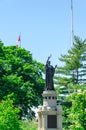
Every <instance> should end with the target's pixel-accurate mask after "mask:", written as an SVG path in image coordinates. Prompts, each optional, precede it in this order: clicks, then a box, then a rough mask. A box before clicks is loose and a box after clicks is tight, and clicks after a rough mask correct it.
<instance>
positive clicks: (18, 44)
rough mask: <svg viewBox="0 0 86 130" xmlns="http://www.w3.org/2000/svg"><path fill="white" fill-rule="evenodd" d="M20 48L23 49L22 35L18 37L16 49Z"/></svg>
mask: <svg viewBox="0 0 86 130" xmlns="http://www.w3.org/2000/svg"><path fill="white" fill-rule="evenodd" d="M18 46H20V47H21V36H20V35H19V36H18V39H17V44H16V47H18Z"/></svg>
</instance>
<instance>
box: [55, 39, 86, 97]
mask: <svg viewBox="0 0 86 130" xmlns="http://www.w3.org/2000/svg"><path fill="white" fill-rule="evenodd" d="M85 52H86V40H84V41H82V40H81V39H80V38H78V37H75V43H74V46H73V47H72V48H71V49H70V50H68V54H66V55H61V57H60V58H59V60H60V61H61V62H63V66H60V67H57V70H56V73H57V75H56V77H55V80H56V82H55V83H56V85H57V88H60V93H61V94H64V95H65V96H67V95H69V94H70V93H72V92H74V91H77V89H78V88H75V86H77V84H81V83H86V78H85V75H86V70H85V69H86V64H85V61H86V53H85Z"/></svg>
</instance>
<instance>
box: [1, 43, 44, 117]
mask: <svg viewBox="0 0 86 130" xmlns="http://www.w3.org/2000/svg"><path fill="white" fill-rule="evenodd" d="M0 50H1V52H0V100H3V99H4V96H7V95H9V94H11V93H14V95H13V99H15V100H14V105H15V106H16V107H19V108H21V111H20V117H22V116H23V117H24V116H25V117H26V116H29V117H31V116H33V115H34V113H33V112H32V111H31V108H32V107H33V106H35V107H37V106H38V105H39V104H40V103H42V96H41V94H42V92H43V90H44V80H43V73H44V65H43V64H42V63H40V62H37V61H36V60H33V57H32V54H31V53H30V51H27V50H25V49H24V48H16V46H4V45H3V44H2V42H1V41H0Z"/></svg>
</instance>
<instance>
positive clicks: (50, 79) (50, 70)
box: [45, 55, 57, 90]
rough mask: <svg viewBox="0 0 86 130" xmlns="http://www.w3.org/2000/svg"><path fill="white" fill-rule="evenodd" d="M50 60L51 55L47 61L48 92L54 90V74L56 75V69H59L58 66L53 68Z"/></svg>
mask: <svg viewBox="0 0 86 130" xmlns="http://www.w3.org/2000/svg"><path fill="white" fill-rule="evenodd" d="M50 58H51V55H50V56H49V57H48V59H47V61H46V66H45V69H46V90H54V83H53V77H54V73H55V69H56V67H57V65H56V66H55V67H53V66H52V65H51V64H50Z"/></svg>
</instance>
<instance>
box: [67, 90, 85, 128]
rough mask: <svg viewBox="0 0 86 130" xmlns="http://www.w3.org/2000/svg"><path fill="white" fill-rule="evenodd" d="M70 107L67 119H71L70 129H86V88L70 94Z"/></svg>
mask: <svg viewBox="0 0 86 130" xmlns="http://www.w3.org/2000/svg"><path fill="white" fill-rule="evenodd" d="M70 99H71V100H72V107H71V109H70V114H69V119H70V120H71V125H70V127H69V128H70V129H72V130H85V129H86V90H84V91H83V90H81V91H80V92H75V93H73V94H72V95H70Z"/></svg>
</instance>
